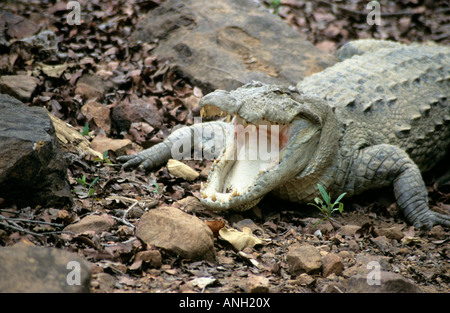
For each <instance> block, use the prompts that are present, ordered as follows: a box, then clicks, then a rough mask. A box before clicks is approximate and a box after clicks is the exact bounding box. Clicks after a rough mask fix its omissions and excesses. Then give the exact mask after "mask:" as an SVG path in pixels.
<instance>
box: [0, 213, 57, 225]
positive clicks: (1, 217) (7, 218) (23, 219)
mask: <svg viewBox="0 0 450 313" xmlns="http://www.w3.org/2000/svg"><path fill="white" fill-rule="evenodd" d="M0 219H2V220H6V221H13V222H25V223H38V224H44V225H50V226H55V227H64V225H63V224H57V223H50V222H44V221H36V220H29V219H25V218H12V217H4V216H0Z"/></svg>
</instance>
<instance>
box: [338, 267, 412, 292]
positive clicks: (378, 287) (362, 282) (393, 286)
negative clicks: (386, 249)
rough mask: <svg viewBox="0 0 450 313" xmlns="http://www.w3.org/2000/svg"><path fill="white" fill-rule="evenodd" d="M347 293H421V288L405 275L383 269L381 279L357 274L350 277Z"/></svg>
mask: <svg viewBox="0 0 450 313" xmlns="http://www.w3.org/2000/svg"><path fill="white" fill-rule="evenodd" d="M346 292H347V293H419V292H421V290H420V288H419V287H417V286H416V285H414V284H413V283H411V282H410V281H409V280H407V279H406V278H404V277H403V276H401V275H399V274H396V273H392V272H386V271H381V272H380V275H379V280H376V276H373V275H372V276H369V277H368V276H367V275H355V276H352V277H350V279H349V281H348V284H347V289H346Z"/></svg>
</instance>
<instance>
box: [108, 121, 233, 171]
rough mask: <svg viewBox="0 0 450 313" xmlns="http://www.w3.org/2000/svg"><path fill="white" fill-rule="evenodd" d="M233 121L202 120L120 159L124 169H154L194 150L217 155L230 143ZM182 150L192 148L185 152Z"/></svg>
mask: <svg viewBox="0 0 450 313" xmlns="http://www.w3.org/2000/svg"><path fill="white" fill-rule="evenodd" d="M230 127H231V124H229V123H224V122H219V121H216V122H208V123H199V124H194V125H192V126H186V127H182V128H179V129H177V130H175V131H174V132H173V133H172V134H170V135H169V136H168V137H167V138H166V139H165V140H164V141H163V142H161V143H159V144H157V145H154V146H152V147H150V148H148V149H146V150H144V151H141V152H139V153H137V154H133V155H124V156H120V157H118V158H117V160H118V161H119V162H124V164H123V168H130V167H134V166H140V167H143V168H145V169H152V168H154V167H157V166H160V165H162V164H164V163H165V162H167V160H169V159H170V158H175V159H181V158H182V157H183V156H192V154H191V150H192V148H194V151H201V152H202V153H203V156H204V157H206V158H208V157H209V158H213V157H214V156H217V155H215V154H217V152H220V148H221V146H222V145H224V144H226V142H225V141H226V139H227V136H229V131H230ZM182 149H188V151H183V152H181V151H180V150H182Z"/></svg>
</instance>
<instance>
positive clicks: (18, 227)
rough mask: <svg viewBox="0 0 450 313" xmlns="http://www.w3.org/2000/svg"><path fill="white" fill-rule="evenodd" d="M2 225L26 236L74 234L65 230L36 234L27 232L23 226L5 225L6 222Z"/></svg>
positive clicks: (0, 223)
mask: <svg viewBox="0 0 450 313" xmlns="http://www.w3.org/2000/svg"><path fill="white" fill-rule="evenodd" d="M0 225H3V226H5V227H7V228H10V229H13V230H17V231H20V232H23V233H26V234H29V235H33V236H46V235H55V234H61V233H71V234H73V233H72V232H66V231H64V230H61V231H49V232H42V233H36V232H34V231H31V230H27V229H25V228H23V227H21V226H18V225H10V224H8V223H4V222H0Z"/></svg>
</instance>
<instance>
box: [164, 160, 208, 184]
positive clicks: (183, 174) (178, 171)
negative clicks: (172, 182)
mask: <svg viewBox="0 0 450 313" xmlns="http://www.w3.org/2000/svg"><path fill="white" fill-rule="evenodd" d="M167 169H168V170H169V172H170V174H172V175H173V176H176V177H180V178H184V179H186V180H194V179H197V177H198V176H200V174H199V173H197V172H196V171H194V170H193V169H192V168H190V167H189V166H187V165H186V164H184V163H182V162H180V161H177V160H174V159H170V160H169V161H168V162H167Z"/></svg>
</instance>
